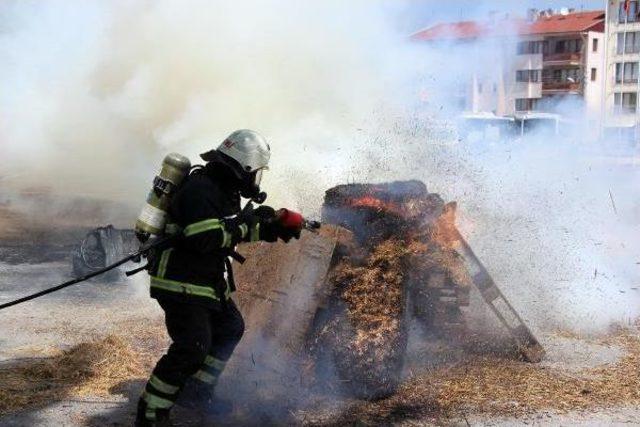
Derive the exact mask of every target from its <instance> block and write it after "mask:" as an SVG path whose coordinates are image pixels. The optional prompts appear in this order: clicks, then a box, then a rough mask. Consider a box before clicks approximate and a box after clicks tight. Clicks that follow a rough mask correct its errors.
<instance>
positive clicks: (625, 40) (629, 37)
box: [616, 31, 640, 55]
mask: <svg viewBox="0 0 640 427" xmlns="http://www.w3.org/2000/svg"><path fill="white" fill-rule="evenodd" d="M616 52H617V53H618V55H622V54H623V53H638V52H640V32H639V31H630V32H623V33H618V43H617V45H616Z"/></svg>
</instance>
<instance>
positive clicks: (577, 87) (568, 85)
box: [542, 80, 582, 93]
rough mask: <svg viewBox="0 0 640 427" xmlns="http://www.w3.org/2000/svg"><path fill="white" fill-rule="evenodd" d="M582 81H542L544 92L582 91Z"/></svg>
mask: <svg viewBox="0 0 640 427" xmlns="http://www.w3.org/2000/svg"><path fill="white" fill-rule="evenodd" d="M581 91H582V83H580V82H568V81H562V80H545V81H543V82H542V92H569V93H580V92H581Z"/></svg>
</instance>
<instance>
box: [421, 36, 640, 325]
mask: <svg viewBox="0 0 640 427" xmlns="http://www.w3.org/2000/svg"><path fill="white" fill-rule="evenodd" d="M500 25H502V24H500ZM517 41H518V40H517V39H516V38H511V39H510V40H509V39H505V38H504V37H499V38H493V37H489V38H486V39H482V40H480V41H477V42H466V43H458V42H446V43H440V44H431V45H429V46H427V47H426V48H425V53H424V55H425V56H426V57H428V58H430V59H431V60H430V61H429V63H430V65H431V66H430V73H425V76H427V78H425V79H423V80H422V82H421V83H422V85H423V87H422V89H421V92H422V93H425V94H427V103H428V107H429V108H430V111H431V112H432V113H433V114H436V116H435V117H438V116H440V117H442V116H443V115H444V116H449V117H458V116H459V115H460V114H461V113H462V112H463V110H464V109H465V108H468V109H474V110H476V111H480V112H485V113H492V112H496V113H498V114H500V112H499V111H495V109H496V105H497V107H498V109H499V108H500V107H501V106H500V105H499V103H498V104H497V103H495V102H486V105H482V104H476V105H469V104H468V103H467V105H465V104H464V103H462V102H461V101H467V100H468V99H470V91H471V90H472V88H470V87H469V86H470V83H471V82H472V81H473V80H474V79H475V81H476V83H479V82H481V83H482V86H483V90H485V91H487V90H489V91H494V92H496V89H495V87H496V86H494V84H497V92H499V91H500V86H501V84H505V85H506V86H508V85H509V84H510V83H509V82H510V81H515V70H517V69H519V67H520V68H527V67H526V66H525V67H522V66H521V65H522V64H518V61H520V62H522V60H521V59H519V58H517V56H516V55H515V49H516V43H517ZM484 53H486V55H484ZM469 58H471V60H468V59H469ZM465 64H466V65H465ZM449 69H453V70H457V71H449ZM585 78H586V77H585ZM511 84H513V83H511ZM475 90H479V88H478V86H477V85H476V88H475ZM481 98H485V99H486V98H488V97H487V96H484V97H481ZM494 100H495V98H494ZM513 101H514V100H511V102H513ZM439 104H440V106H439ZM554 104H555V105H547V107H553V108H555V112H558V113H560V114H562V115H563V117H564V118H566V119H568V121H566V122H564V121H563V122H561V124H560V134H559V135H555V134H554V133H553V132H549V129H546V130H542V129H541V130H538V131H534V132H530V133H528V134H527V135H525V136H524V137H520V136H514V135H507V136H506V137H505V136H504V134H503V136H502V138H495V135H493V136H494V137H493V138H492V137H490V136H489V135H488V134H486V133H485V134H484V135H483V134H481V133H480V134H476V135H475V138H469V139H467V140H461V141H460V144H457V146H456V147H455V148H452V147H447V148H443V150H441V151H440V153H439V155H438V158H440V159H441V158H448V159H456V162H457V164H458V165H460V167H459V168H457V169H456V173H455V174H453V175H450V174H445V175H446V177H447V179H450V181H448V182H444V183H443V182H442V176H440V178H438V177H434V175H439V172H440V170H438V171H429V172H427V173H423V174H422V176H423V177H426V178H425V180H426V182H427V183H432V184H434V185H432V187H431V189H432V190H436V191H438V192H440V193H442V194H443V195H444V196H445V198H447V199H453V200H457V201H458V202H459V205H460V215H461V218H459V221H458V222H459V226H460V228H461V230H462V231H463V234H466V235H467V236H468V238H469V240H470V243H471V245H472V247H473V248H474V249H475V251H476V252H477V254H478V255H479V256H480V258H481V259H482V260H483V261H484V262H485V264H486V265H487V267H488V269H489V270H490V272H491V274H492V275H493V277H494V279H496V282H497V283H498V285H499V286H500V287H501V288H502V290H503V291H504V293H505V294H506V295H507V297H508V299H509V300H510V301H511V302H512V303H513V305H514V306H515V307H516V309H517V310H518V311H519V312H520V313H521V314H522V315H524V317H525V318H526V319H527V320H528V322H529V323H530V324H531V325H532V326H533V327H534V329H535V330H536V331H540V330H544V331H551V330H554V329H568V330H573V331H578V332H585V333H596V332H602V331H605V330H606V329H607V327H608V326H610V325H611V324H612V323H621V324H628V323H630V322H633V321H634V319H636V318H637V317H638V316H639V315H640V309H639V308H638V307H640V305H639V304H638V303H639V302H640V291H639V290H638V287H637V283H638V279H640V267H639V264H638V260H637V255H636V254H637V251H638V249H639V247H638V241H637V239H634V238H633V237H632V236H634V235H635V234H636V233H637V230H638V226H639V225H640V224H639V222H638V220H637V212H638V207H639V206H640V205H639V199H640V197H639V194H638V192H637V189H636V188H635V187H636V186H635V185H634V183H637V180H638V169H637V167H634V166H633V164H634V162H633V155H634V153H633V151H631V150H626V151H625V150H620V147H619V144H617V143H616V141H613V140H611V139H609V138H604V139H602V140H598V134H597V133H598V130H597V127H594V126H593V123H592V122H590V121H589V117H588V116H587V115H585V114H584V113H585V111H586V108H585V105H584V103H583V102H582V101H581V100H580V99H579V97H575V96H574V97H566V98H564V99H563V98H560V99H556V101H555V102H554ZM441 111H442V112H444V114H442V113H440V112H441ZM592 117H593V116H592ZM445 153H447V154H445Z"/></svg>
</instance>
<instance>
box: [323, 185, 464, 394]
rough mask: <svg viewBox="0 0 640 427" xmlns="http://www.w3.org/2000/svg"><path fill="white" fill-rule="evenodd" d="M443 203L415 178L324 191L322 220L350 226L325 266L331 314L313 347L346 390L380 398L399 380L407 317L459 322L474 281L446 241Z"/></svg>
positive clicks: (440, 326)
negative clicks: (349, 238) (347, 240)
mask: <svg viewBox="0 0 640 427" xmlns="http://www.w3.org/2000/svg"><path fill="white" fill-rule="evenodd" d="M445 211H446V210H445V204H444V202H443V201H442V199H441V198H440V197H439V196H438V195H437V194H432V193H429V192H428V191H427V188H426V186H425V185H424V184H423V183H421V182H419V181H406V182H394V183H390V184H378V185H367V184H352V185H342V186H338V187H334V188H332V189H330V190H328V191H327V193H326V197H325V204H324V207H323V220H324V221H325V222H329V223H333V224H338V225H341V226H343V227H345V228H347V229H349V230H351V231H352V232H353V233H354V237H355V239H354V242H353V244H352V245H351V246H349V247H343V248H340V250H339V253H341V254H342V255H343V256H342V259H340V260H339V262H338V263H337V264H336V265H335V266H334V268H333V270H332V272H331V273H330V276H329V277H330V282H331V283H332V285H333V294H332V298H331V300H330V302H329V304H328V306H329V308H328V314H326V315H325V316H324V318H323V319H322V320H321V321H320V322H319V324H318V325H316V331H317V332H316V334H315V335H314V343H313V349H314V352H316V353H317V355H318V359H319V360H320V364H321V365H322V363H329V364H332V365H333V366H334V367H335V369H336V371H337V374H338V376H339V377H340V378H341V379H342V381H343V382H344V383H345V384H347V386H348V388H349V389H350V391H351V392H352V393H354V394H356V395H358V396H362V397H367V398H379V397H383V396H386V395H388V394H390V393H392V392H393V391H394V390H395V389H396V387H397V385H398V381H399V377H400V372H401V369H402V364H403V359H404V353H405V350H406V345H407V327H408V325H407V323H408V318H409V317H412V316H416V317H418V318H419V319H420V320H421V321H422V322H423V324H424V325H425V326H426V327H428V328H429V329H431V330H432V331H434V332H439V333H448V332H447V331H448V330H449V329H448V328H449V327H461V326H462V325H463V319H462V313H461V311H460V306H464V305H468V295H469V290H470V284H471V280H470V278H469V276H468V274H467V272H466V269H465V267H464V265H463V262H462V260H461V259H460V257H459V256H458V255H457V254H456V253H455V251H454V250H453V249H451V248H450V247H448V245H447V242H446V239H444V238H443V236H446V232H445V230H444V226H445V225H444V223H446V222H447V221H453V217H449V218H445V217H443V214H444V212H445Z"/></svg>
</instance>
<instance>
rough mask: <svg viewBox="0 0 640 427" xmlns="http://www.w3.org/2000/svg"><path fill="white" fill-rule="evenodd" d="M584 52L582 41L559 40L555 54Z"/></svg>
mask: <svg viewBox="0 0 640 427" xmlns="http://www.w3.org/2000/svg"><path fill="white" fill-rule="evenodd" d="M581 50H582V40H580V39H571V40H558V41H557V42H556V49H555V53H579V52H580V51H581Z"/></svg>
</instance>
